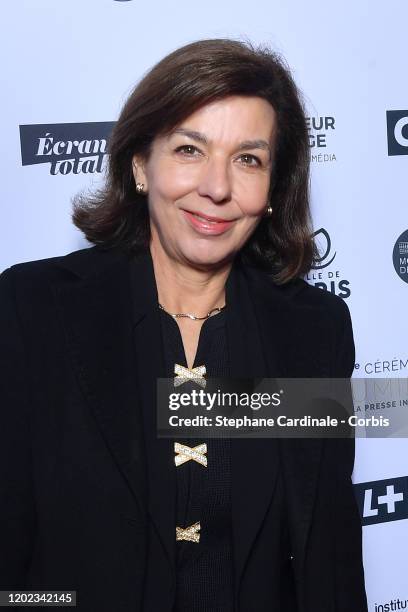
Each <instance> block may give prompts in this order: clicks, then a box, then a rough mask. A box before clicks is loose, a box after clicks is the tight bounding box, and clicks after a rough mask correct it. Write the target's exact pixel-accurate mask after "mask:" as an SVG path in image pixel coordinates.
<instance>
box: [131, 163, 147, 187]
mask: <svg viewBox="0 0 408 612" xmlns="http://www.w3.org/2000/svg"><path fill="white" fill-rule="evenodd" d="M132 171H133V177H134V179H135V184H136V183H142V184H143V185H144V191H145V192H147V191H148V190H149V186H148V183H147V176H146V171H145V161H144V159H143V158H142V157H140V156H139V155H134V156H133V157H132Z"/></svg>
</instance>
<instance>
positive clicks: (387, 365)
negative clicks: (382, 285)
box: [354, 355, 408, 376]
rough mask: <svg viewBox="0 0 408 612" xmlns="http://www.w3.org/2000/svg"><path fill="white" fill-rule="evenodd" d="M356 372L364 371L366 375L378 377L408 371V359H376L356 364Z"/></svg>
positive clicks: (393, 357)
mask: <svg viewBox="0 0 408 612" xmlns="http://www.w3.org/2000/svg"><path fill="white" fill-rule="evenodd" d="M354 369H355V370H360V369H362V370H364V372H365V373H366V374H369V375H374V376H375V375H377V374H384V373H387V374H389V373H390V372H402V371H405V370H407V369H408V357H404V358H401V357H395V355H394V356H392V357H391V358H388V359H384V358H383V359H378V358H377V359H375V360H371V361H366V362H357V363H355V364H354Z"/></svg>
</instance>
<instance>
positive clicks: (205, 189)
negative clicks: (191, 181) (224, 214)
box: [198, 159, 231, 204]
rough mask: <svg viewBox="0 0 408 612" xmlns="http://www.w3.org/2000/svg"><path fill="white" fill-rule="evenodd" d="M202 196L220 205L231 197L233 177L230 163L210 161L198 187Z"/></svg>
mask: <svg viewBox="0 0 408 612" xmlns="http://www.w3.org/2000/svg"><path fill="white" fill-rule="evenodd" d="M198 193H199V195H200V196H203V197H205V196H207V197H209V198H211V199H212V200H213V201H214V202H216V203H218V204H220V203H222V202H225V201H227V200H229V199H230V197H231V177H230V169H229V167H228V163H227V162H226V161H225V160H221V159H210V160H208V163H207V164H205V167H204V168H203V170H202V174H201V176H200V182H199V185H198Z"/></svg>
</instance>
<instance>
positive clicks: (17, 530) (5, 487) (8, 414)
mask: <svg viewBox="0 0 408 612" xmlns="http://www.w3.org/2000/svg"><path fill="white" fill-rule="evenodd" d="M0 339H1V340H0V589H1V590H8V589H18V588H24V586H25V584H26V575H27V570H28V567H29V562H30V557H31V554H32V549H33V540H34V533H35V509H34V500H33V484H32V478H31V456H30V433H29V408H30V401H29V383H28V375H27V363H26V361H27V355H26V352H25V348H24V342H23V336H22V331H21V327H20V324H19V321H18V313H17V305H16V299H15V290H14V268H9V269H7V270H5V271H4V272H3V273H2V274H1V275H0Z"/></svg>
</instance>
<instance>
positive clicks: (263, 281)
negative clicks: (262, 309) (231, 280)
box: [251, 269, 350, 320]
mask: <svg viewBox="0 0 408 612" xmlns="http://www.w3.org/2000/svg"><path fill="white" fill-rule="evenodd" d="M251 274H252V276H254V277H255V279H256V281H257V284H258V286H259V287H261V288H262V291H263V293H264V295H265V296H267V297H269V298H270V299H274V298H276V299H279V300H281V301H282V303H283V304H285V305H286V306H287V307H289V308H294V309H295V310H296V309H299V308H300V309H307V310H312V311H315V312H316V314H323V315H324V316H325V317H326V316H328V317H329V318H335V319H340V320H344V318H349V316H350V313H349V309H348V306H347V304H346V302H345V301H344V300H343V298H341V297H339V296H338V295H335V294H333V293H331V292H330V291H326V290H325V289H321V288H320V287H315V286H314V285H310V284H309V283H308V282H306V281H305V280H304V279H303V278H296V279H293V280H291V281H289V282H287V283H284V284H277V283H276V282H275V281H274V280H273V279H272V277H271V276H270V275H268V274H266V273H265V272H263V271H260V270H257V269H256V270H255V269H252V273H251Z"/></svg>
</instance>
